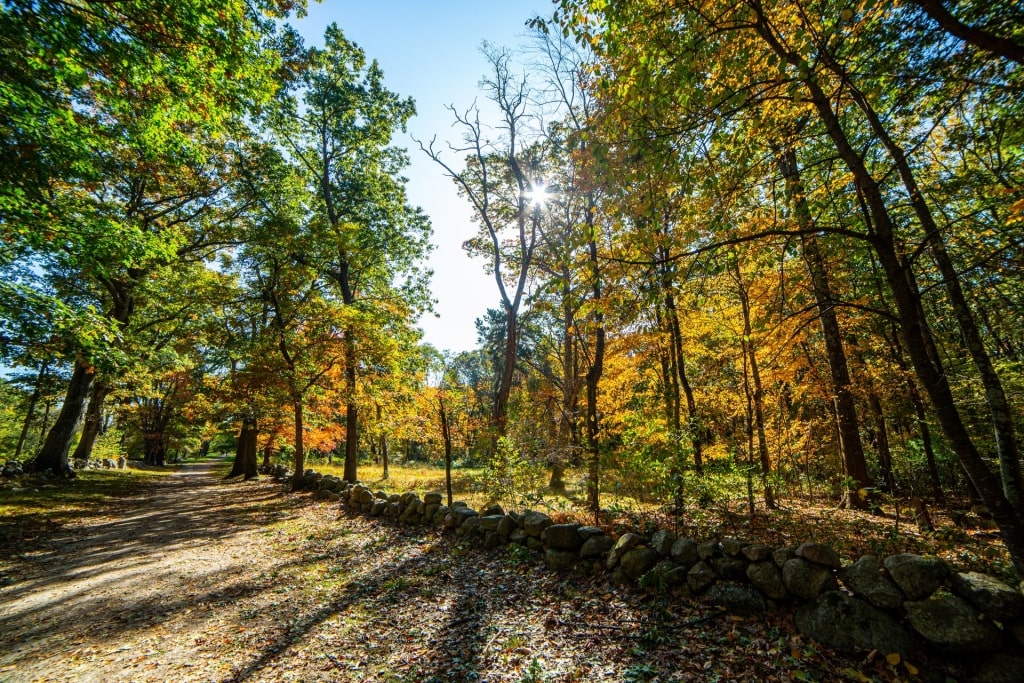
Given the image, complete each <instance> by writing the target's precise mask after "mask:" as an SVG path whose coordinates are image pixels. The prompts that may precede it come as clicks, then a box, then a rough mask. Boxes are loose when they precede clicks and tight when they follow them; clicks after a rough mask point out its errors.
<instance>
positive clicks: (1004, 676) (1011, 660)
mask: <svg viewBox="0 0 1024 683" xmlns="http://www.w3.org/2000/svg"><path fill="white" fill-rule="evenodd" d="M973 664H974V665H973V666H972V667H971V668H972V671H971V680H972V681H974V683H1020V682H1021V681H1024V658H1021V657H1015V656H1013V655H1008V654H1003V653H1001V652H998V653H996V654H991V655H983V656H981V657H979V658H978V659H977V661H975V662H974V663H973Z"/></svg>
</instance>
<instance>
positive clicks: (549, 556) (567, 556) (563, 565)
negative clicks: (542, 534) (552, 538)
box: [544, 548, 578, 572]
mask: <svg viewBox="0 0 1024 683" xmlns="http://www.w3.org/2000/svg"><path fill="white" fill-rule="evenodd" d="M577 558H578V555H576V553H574V552H573V551H571V550H558V549H556V548H548V549H547V550H545V551H544V562H545V563H546V564H547V565H548V569H550V570H552V571H556V572H565V571H569V570H570V569H572V568H573V567H574V566H575V565H576V559H577Z"/></svg>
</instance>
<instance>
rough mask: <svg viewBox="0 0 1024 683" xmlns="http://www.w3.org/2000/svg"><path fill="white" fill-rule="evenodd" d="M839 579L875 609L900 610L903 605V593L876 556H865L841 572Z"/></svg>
mask: <svg viewBox="0 0 1024 683" xmlns="http://www.w3.org/2000/svg"><path fill="white" fill-rule="evenodd" d="M839 579H840V580H841V581H842V582H843V585H844V586H846V587H847V588H849V589H850V591H852V592H853V594H854V595H856V596H857V597H859V598H863V599H864V600H867V601H868V602H870V603H871V604H872V605H874V606H875V607H881V608H882V609H898V608H899V607H900V605H902V604H903V593H901V592H900V589H899V588H897V587H896V584H895V583H893V582H892V579H890V578H889V577H888V576H886V575H885V572H884V570H883V569H882V563H881V562H879V561H878V558H877V557H875V556H874V555H865V556H864V557H862V558H860V559H859V560H857V561H856V562H854V563H853V564H851V565H850V566H848V567H844V568H843V569H841V570H839Z"/></svg>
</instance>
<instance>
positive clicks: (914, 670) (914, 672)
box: [903, 662, 920, 676]
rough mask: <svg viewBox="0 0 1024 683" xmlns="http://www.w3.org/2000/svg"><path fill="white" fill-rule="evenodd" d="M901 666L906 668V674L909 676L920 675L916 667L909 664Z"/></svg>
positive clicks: (904, 663)
mask: <svg viewBox="0 0 1024 683" xmlns="http://www.w3.org/2000/svg"><path fill="white" fill-rule="evenodd" d="M903 666H904V668H906V670H907V673H908V674H910V675H911V676H916V675H917V674H919V673H920V671H918V670H917V667H916V666H914V665H913V664H911V663H910V662H903Z"/></svg>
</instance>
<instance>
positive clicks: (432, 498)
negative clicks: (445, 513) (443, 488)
mask: <svg viewBox="0 0 1024 683" xmlns="http://www.w3.org/2000/svg"><path fill="white" fill-rule="evenodd" d="M423 502H424V503H425V504H427V505H440V504H441V494H440V493H436V492H432V493H425V494H423Z"/></svg>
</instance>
